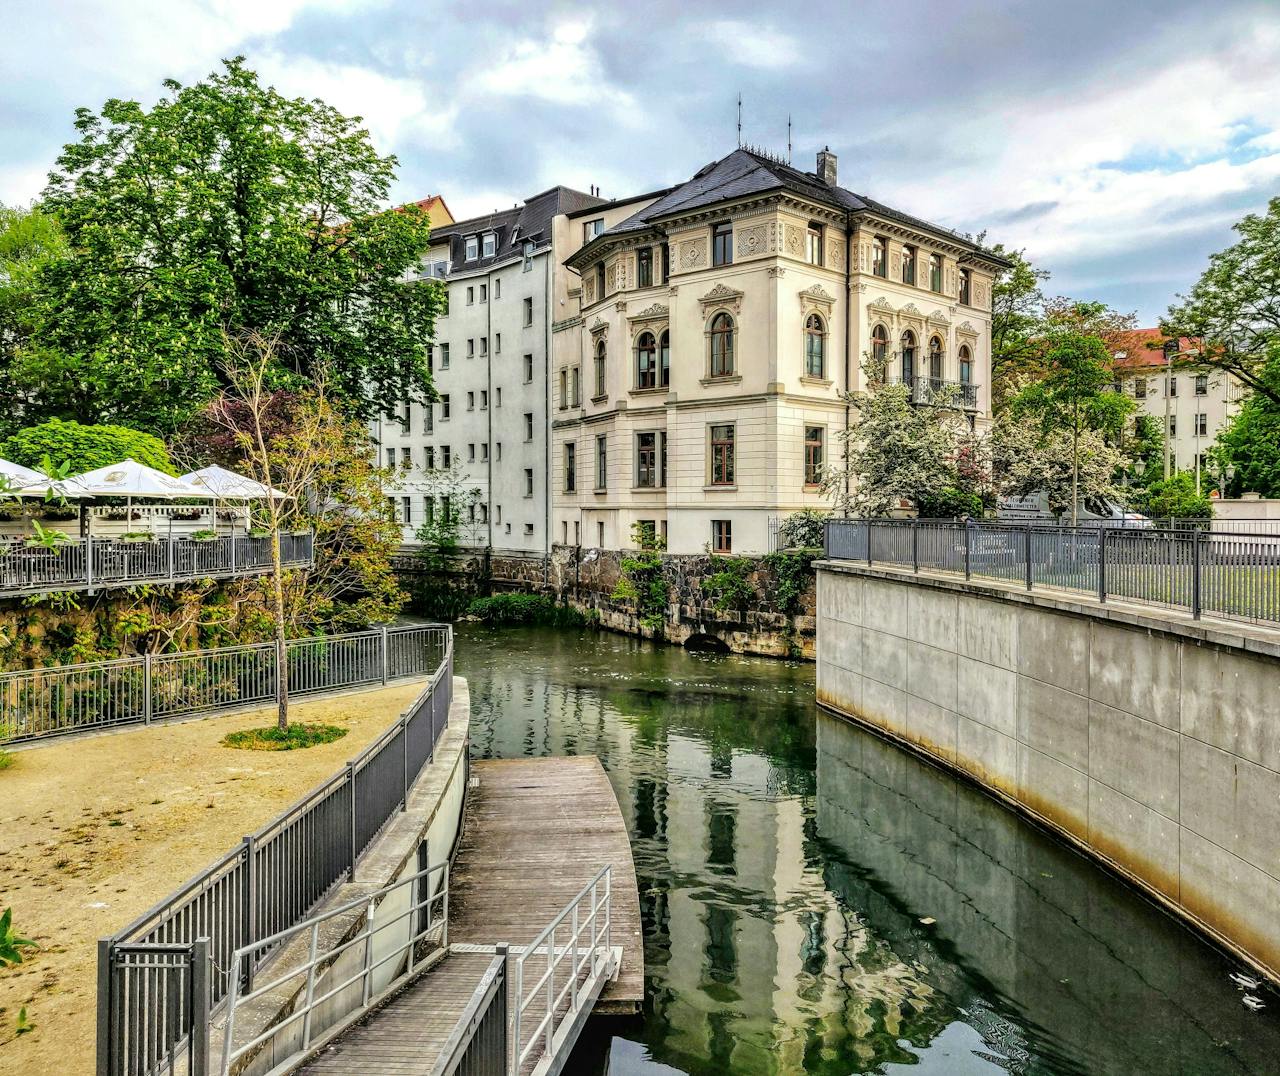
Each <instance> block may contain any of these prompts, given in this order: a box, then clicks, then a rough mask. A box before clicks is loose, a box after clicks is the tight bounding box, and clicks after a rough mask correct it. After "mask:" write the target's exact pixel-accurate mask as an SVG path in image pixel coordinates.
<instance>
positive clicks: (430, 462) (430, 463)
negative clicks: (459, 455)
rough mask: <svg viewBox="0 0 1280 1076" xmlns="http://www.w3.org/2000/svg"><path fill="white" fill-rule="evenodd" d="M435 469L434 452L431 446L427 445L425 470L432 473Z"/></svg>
mask: <svg viewBox="0 0 1280 1076" xmlns="http://www.w3.org/2000/svg"><path fill="white" fill-rule="evenodd" d="M435 469H436V450H435V447H434V446H433V445H427V470H428V471H434V470H435Z"/></svg>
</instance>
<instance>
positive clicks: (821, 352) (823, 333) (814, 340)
mask: <svg viewBox="0 0 1280 1076" xmlns="http://www.w3.org/2000/svg"><path fill="white" fill-rule="evenodd" d="M826 371H827V330H826V326H824V325H823V324H822V318H820V317H818V315H817V314H810V315H809V316H808V317H807V318H805V322H804V372H805V376H806V377H825V376H826Z"/></svg>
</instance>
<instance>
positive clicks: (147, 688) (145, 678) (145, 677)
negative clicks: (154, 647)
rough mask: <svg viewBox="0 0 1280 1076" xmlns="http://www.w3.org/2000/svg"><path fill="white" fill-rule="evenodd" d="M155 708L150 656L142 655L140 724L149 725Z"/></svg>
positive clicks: (148, 654) (147, 654)
mask: <svg viewBox="0 0 1280 1076" xmlns="http://www.w3.org/2000/svg"><path fill="white" fill-rule="evenodd" d="M154 706H155V692H154V690H153V689H152V687H151V654H150V653H146V654H143V655H142V723H143V724H144V725H150V724H151V711H152V709H153V707H154Z"/></svg>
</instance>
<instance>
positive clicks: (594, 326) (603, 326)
mask: <svg viewBox="0 0 1280 1076" xmlns="http://www.w3.org/2000/svg"><path fill="white" fill-rule="evenodd" d="M591 335H592V336H608V335H609V323H608V322H607V321H605V320H604V318H596V320H595V321H593V322H592V323H591Z"/></svg>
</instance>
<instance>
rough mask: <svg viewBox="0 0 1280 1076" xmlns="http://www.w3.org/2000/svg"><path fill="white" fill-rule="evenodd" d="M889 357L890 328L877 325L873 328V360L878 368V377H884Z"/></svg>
mask: <svg viewBox="0 0 1280 1076" xmlns="http://www.w3.org/2000/svg"><path fill="white" fill-rule="evenodd" d="M888 358H889V330H888V329H886V328H885V327H884V326H883V325H877V326H876V327H875V328H874V329H872V330H871V361H872V364H873V365H874V366H875V368H876V377H877V378H882V377H884V372H885V370H884V368H885V363H886V361H887V360H888Z"/></svg>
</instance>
